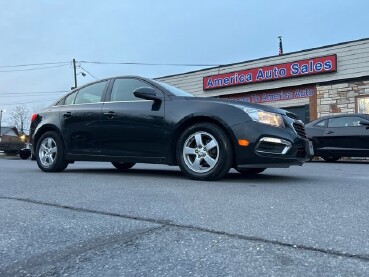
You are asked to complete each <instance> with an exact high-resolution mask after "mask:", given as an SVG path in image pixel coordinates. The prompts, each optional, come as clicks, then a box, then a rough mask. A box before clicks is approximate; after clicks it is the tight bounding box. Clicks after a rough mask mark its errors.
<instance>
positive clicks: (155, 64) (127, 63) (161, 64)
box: [80, 61, 220, 66]
mask: <svg viewBox="0 0 369 277" xmlns="http://www.w3.org/2000/svg"><path fill="white" fill-rule="evenodd" d="M80 63H89V64H99V65H109V64H110V65H149V66H220V65H219V64H184V63H143V62H94V61H80Z"/></svg>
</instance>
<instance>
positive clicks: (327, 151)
mask: <svg viewBox="0 0 369 277" xmlns="http://www.w3.org/2000/svg"><path fill="white" fill-rule="evenodd" d="M305 129H306V134H307V137H308V138H309V140H311V141H312V142H313V147H314V153H315V156H320V157H322V158H323V159H324V160H325V161H329V162H332V161H337V160H339V159H340V158H341V157H369V115H368V114H341V115H332V116H326V117H323V118H320V119H317V120H315V121H312V122H310V123H309V124H306V126H305Z"/></svg>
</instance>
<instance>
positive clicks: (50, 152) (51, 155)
mask: <svg viewBox="0 0 369 277" xmlns="http://www.w3.org/2000/svg"><path fill="white" fill-rule="evenodd" d="M38 155H39V158H40V162H41V164H42V165H43V166H44V167H50V166H52V165H53V163H54V161H55V159H56V155H57V145H56V142H55V140H54V139H53V138H50V137H46V138H45V139H44V140H43V141H42V142H41V145H40V149H39V151H38Z"/></svg>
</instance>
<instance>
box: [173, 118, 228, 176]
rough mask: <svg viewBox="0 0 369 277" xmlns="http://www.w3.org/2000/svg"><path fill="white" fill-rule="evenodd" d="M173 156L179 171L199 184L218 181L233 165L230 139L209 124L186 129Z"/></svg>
mask: <svg viewBox="0 0 369 277" xmlns="http://www.w3.org/2000/svg"><path fill="white" fill-rule="evenodd" d="M176 154H177V161H178V164H179V167H180V168H181V171H182V172H183V173H184V174H185V175H187V176H188V177H190V178H191V179H194V180H200V181H213V180H218V179H221V178H222V177H224V176H225V175H226V174H227V173H228V172H229V169H230V168H231V166H232V162H233V160H232V159H233V148H232V145H231V142H230V140H229V138H228V137H227V135H226V133H225V132H224V131H223V130H222V129H221V128H220V127H218V126H217V125H215V124H211V123H197V124H194V125H192V126H190V127H189V128H187V129H186V130H185V131H184V132H183V133H182V135H181V136H180V137H179V140H178V144H177V149H176Z"/></svg>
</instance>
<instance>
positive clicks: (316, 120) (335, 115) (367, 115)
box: [306, 113, 369, 125]
mask: <svg viewBox="0 0 369 277" xmlns="http://www.w3.org/2000/svg"><path fill="white" fill-rule="evenodd" d="M355 116H359V117H364V118H366V119H369V114H365V113H347V114H334V115H327V116H323V117H321V118H318V119H315V120H313V121H311V122H310V123H308V124H306V125H314V124H315V123H317V122H320V121H323V120H326V119H331V118H339V117H355Z"/></svg>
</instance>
